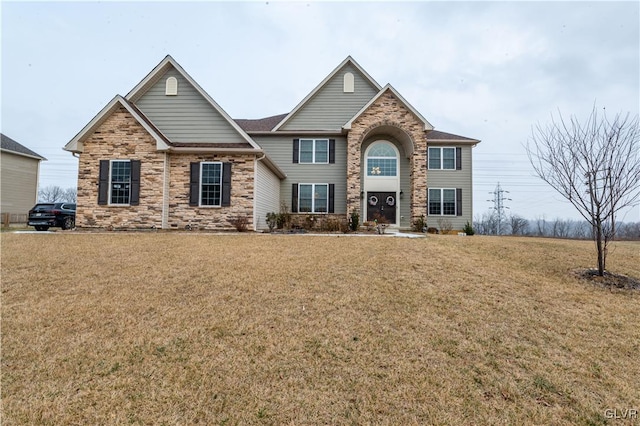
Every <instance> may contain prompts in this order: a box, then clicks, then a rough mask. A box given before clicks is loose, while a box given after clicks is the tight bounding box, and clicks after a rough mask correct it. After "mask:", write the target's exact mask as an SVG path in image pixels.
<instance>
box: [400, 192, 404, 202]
mask: <svg viewBox="0 0 640 426" xmlns="http://www.w3.org/2000/svg"><path fill="white" fill-rule="evenodd" d="M403 198H404V192H402V189H401V190H400V199H401V200H402V199H403Z"/></svg>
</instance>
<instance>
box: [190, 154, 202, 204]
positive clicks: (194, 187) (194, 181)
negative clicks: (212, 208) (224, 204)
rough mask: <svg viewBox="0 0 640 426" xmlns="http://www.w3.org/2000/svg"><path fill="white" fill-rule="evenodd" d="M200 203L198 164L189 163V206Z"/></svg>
mask: <svg viewBox="0 0 640 426" xmlns="http://www.w3.org/2000/svg"><path fill="white" fill-rule="evenodd" d="M199 203H200V163H191V169H190V178H189V205H190V206H197V205H198V204H199Z"/></svg>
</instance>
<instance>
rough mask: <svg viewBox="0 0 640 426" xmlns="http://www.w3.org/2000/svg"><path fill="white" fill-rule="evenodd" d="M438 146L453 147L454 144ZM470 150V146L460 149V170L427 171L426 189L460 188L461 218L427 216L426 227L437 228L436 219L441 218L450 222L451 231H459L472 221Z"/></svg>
mask: <svg viewBox="0 0 640 426" xmlns="http://www.w3.org/2000/svg"><path fill="white" fill-rule="evenodd" d="M430 146H436V145H430ZM439 146H447V147H455V144H446V145H439ZM471 149H472V148H471V147H470V146H463V147H462V170H427V188H434V189H435V188H446V189H452V188H462V216H428V217H427V224H428V226H432V227H435V228H439V226H438V219H439V218H443V219H448V220H450V221H451V223H452V224H453V229H458V230H460V229H462V228H463V227H464V225H465V223H466V222H467V221H469V223H471V222H472V221H473V185H472V159H471V156H472V153H471ZM427 195H428V193H427ZM427 209H428V207H427ZM427 211H428V210H427Z"/></svg>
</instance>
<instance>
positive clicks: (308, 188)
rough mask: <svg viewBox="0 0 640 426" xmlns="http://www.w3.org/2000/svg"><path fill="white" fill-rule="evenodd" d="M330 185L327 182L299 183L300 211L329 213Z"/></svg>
mask: <svg viewBox="0 0 640 426" xmlns="http://www.w3.org/2000/svg"><path fill="white" fill-rule="evenodd" d="M328 205H329V185H328V184H326V183H301V184H300V185H298V212H299V213H327V211H328Z"/></svg>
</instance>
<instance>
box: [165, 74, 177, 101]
mask: <svg viewBox="0 0 640 426" xmlns="http://www.w3.org/2000/svg"><path fill="white" fill-rule="evenodd" d="M164 94H165V95H167V96H175V95H177V94H178V79H176V78H175V77H169V78H167V82H166V84H165V93H164Z"/></svg>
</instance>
